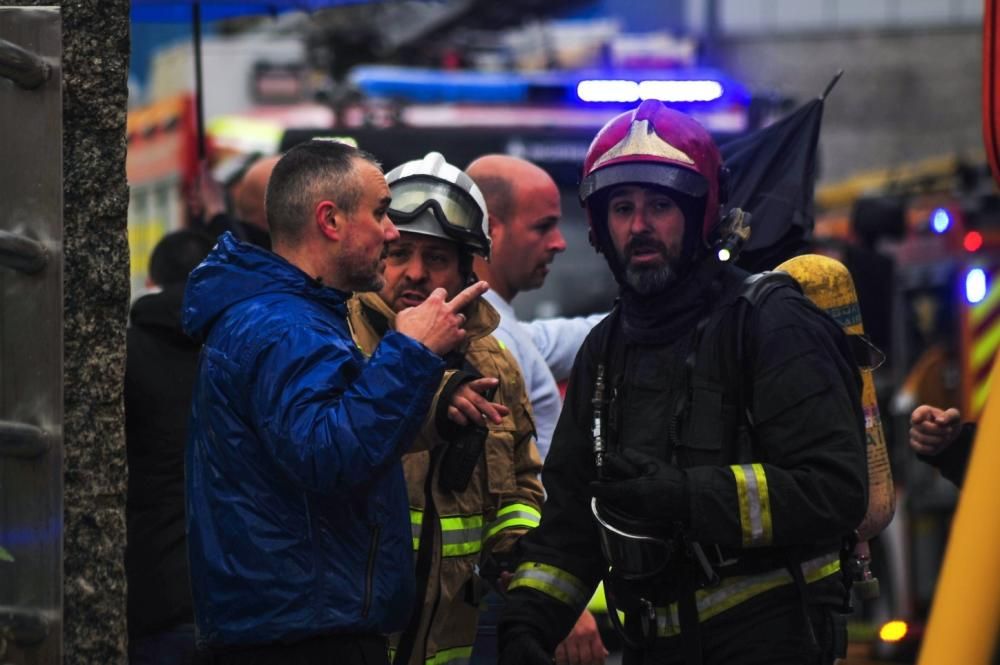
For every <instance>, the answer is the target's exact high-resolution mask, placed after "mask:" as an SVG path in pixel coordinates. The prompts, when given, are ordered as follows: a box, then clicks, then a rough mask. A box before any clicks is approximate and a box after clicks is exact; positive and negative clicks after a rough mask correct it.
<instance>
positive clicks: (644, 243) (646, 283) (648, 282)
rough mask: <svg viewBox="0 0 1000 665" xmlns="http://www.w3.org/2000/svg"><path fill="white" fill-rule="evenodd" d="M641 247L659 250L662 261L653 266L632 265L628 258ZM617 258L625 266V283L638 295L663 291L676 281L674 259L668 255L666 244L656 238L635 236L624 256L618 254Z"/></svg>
mask: <svg viewBox="0 0 1000 665" xmlns="http://www.w3.org/2000/svg"><path fill="white" fill-rule="evenodd" d="M641 248H644V249H656V250H657V251H659V252H660V255H661V256H662V257H663V263H662V264H660V265H653V266H646V265H640V266H636V265H633V264H632V262H631V261H630V260H629V259H630V256H631V254H632V253H633V252H635V251H636V250H638V249H641ZM618 259H619V260H620V261H621V263H622V265H624V266H625V283H626V284H628V285H629V286H630V287H632V290H634V291H635V292H636V293H638V294H640V295H649V294H651V293H658V292H660V291H664V290H665V289H666V288H667V287H669V286H670V285H671V284H673V283H674V282H676V281H677V268H676V265H675V262H676V260H675V259H674V258H673V257H671V256H670V252H669V250H668V249H667V247H666V245H664V244H663V243H661V242H658V241H656V240H652V239H648V238H636V239H634V240H632V241H631V242H630V243H629V244H628V245H627V246H626V248H625V252H624V256H623V255H622V254H619V255H618Z"/></svg>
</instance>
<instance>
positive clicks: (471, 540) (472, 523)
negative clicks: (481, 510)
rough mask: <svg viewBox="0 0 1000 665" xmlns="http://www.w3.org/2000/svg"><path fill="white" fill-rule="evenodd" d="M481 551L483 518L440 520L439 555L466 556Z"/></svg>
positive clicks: (467, 516)
mask: <svg viewBox="0 0 1000 665" xmlns="http://www.w3.org/2000/svg"><path fill="white" fill-rule="evenodd" d="M482 549H483V516H482V515H461V516H454V517H442V518H441V554H442V555H443V556H446V557H449V556H466V555H469V554H476V553H477V552H481V551H482Z"/></svg>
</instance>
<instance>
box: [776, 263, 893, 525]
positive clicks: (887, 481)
mask: <svg viewBox="0 0 1000 665" xmlns="http://www.w3.org/2000/svg"><path fill="white" fill-rule="evenodd" d="M777 270H781V271H784V272H786V273H788V274H789V275H791V276H792V277H793V278H795V280H796V281H797V282H798V283H799V285H800V286H801V287H802V291H803V292H804V293H805V295H806V296H807V297H808V298H809V299H810V300H812V301H813V302H814V303H816V305H817V306H818V307H820V308H821V309H823V310H825V311H826V313H827V314H829V315H830V316H832V317H833V318H834V319H835V320H836V321H837V322H838V323H839V324H840V325H841V326H842V327H843V329H844V332H845V333H847V334H848V335H857V336H861V335H864V333H865V330H864V326H863V325H862V322H861V309H860V307H859V306H858V294H857V292H856V291H855V290H854V280H853V279H851V273H849V272H848V270H847V268H846V267H845V266H844V264H843V263H841V262H840V261H837V260H835V259H831V258H829V257H826V256H820V255H818V254H806V255H804V256H796V257H795V258H792V259H789V260H788V261H785V262H784V263H782V264H781V265H780V266H778V267H777ZM853 341H858V342H860V341H861V340H853ZM858 365H859V367H860V370H861V381H862V384H863V387H862V392H861V402H862V408H863V410H864V414H865V431H866V433H867V437H866V438H867V446H866V448H867V453H868V512H866V513H865V517H864V519H863V520H862V521H861V524H860V526H858V529H857V531H858V538H859V540H861V541H866V540H868V539H869V538H871V537H873V536H875V535H876V534H878V533H879V532H880V531H882V529H884V528H885V527H886V526H887V525H888V524H889V521H890V520H891V519H892V515H893V513H894V512H895V510H896V494H895V492H894V490H893V486H892V471H891V469H890V468H889V453H888V451H887V450H886V445H885V433H884V432H883V431H882V420H881V418H880V417H879V411H878V401H877V400H876V398H875V382H874V381H873V380H872V371H873V368H872V367H871V365H870V363H866V362H859V363H858Z"/></svg>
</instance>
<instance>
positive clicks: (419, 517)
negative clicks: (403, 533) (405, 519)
mask: <svg viewBox="0 0 1000 665" xmlns="http://www.w3.org/2000/svg"><path fill="white" fill-rule="evenodd" d="M423 523H424V513H423V511H422V510H417V509H416V508H410V538H411V539H412V540H413V551H414V552H416V551H417V550H419V549H420V529H421V527H422V526H423Z"/></svg>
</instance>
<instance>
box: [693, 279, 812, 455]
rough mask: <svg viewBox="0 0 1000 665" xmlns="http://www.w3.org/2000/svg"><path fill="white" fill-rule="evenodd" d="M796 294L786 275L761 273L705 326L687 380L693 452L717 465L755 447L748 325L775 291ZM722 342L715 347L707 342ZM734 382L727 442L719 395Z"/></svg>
mask: <svg viewBox="0 0 1000 665" xmlns="http://www.w3.org/2000/svg"><path fill="white" fill-rule="evenodd" d="M787 286H791V287H793V288H795V289H797V290H801V289H799V285H798V282H796V281H795V280H794V279H793V278H792V277H791V276H790V275H789V274H787V273H784V272H780V271H771V272H762V273H756V274H753V275H750V276H749V277H747V278H746V279H744V280H743V282H742V284H741V285H740V288H739V290H738V291H736V293H735V295H734V296H732V298H731V302H730V303H727V304H726V305H724V306H723V307H720V308H719V309H718V310H717V311H718V312H719V313H718V314H717V315H716V316H714V317H713V318H712V319H711V320H710V321H709V322H708V323H707V324H706V330H705V333H704V334H703V335H702V339H701V340H700V341H699V344H698V347H697V352H696V353H697V356H696V358H695V360H694V363H693V371H692V376H691V419H690V425H689V428H690V429H689V439H690V441H691V442H692V447H699V448H703V449H708V450H719V451H720V457H721V458H720V463H722V464H733V463H735V462H739V461H741V460H742V461H746V460H748V459H749V456H750V455H751V454H752V448H754V447H755V441H754V439H753V437H754V434H753V414H752V412H751V409H750V405H752V404H753V372H752V371H748V370H747V369H746V365H747V363H748V362H749V360H748V358H747V347H748V344H749V343H750V340H749V339H748V336H749V333H748V326H749V325H750V319H751V316H752V314H753V311H754V310H755V309H756V308H758V307H759V306H760V305H761V304H762V303H763V302H764V301H765V300H766V299H767V297H768V296H769V295H770V294H771V293H773V292H774V291H776V290H777V289H779V288H783V287H787ZM713 340H721V344H720V345H719V347H717V348H711V347H710V346H709V343H710V342H711V341H713ZM734 380H735V381H736V386H737V388H736V404H735V410H736V411H735V413H736V416H735V417H736V419H737V420H736V435H735V436H733V437H731V438H730V439H729V440H728V441H726V440H725V439H726V436H725V434H726V433H725V431H724V429H723V428H724V425H725V422H726V418H725V415H726V414H725V412H724V407H723V395H724V393H725V392H726V388H727V386H729V385H731V384H732V382H733V381H734Z"/></svg>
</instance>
